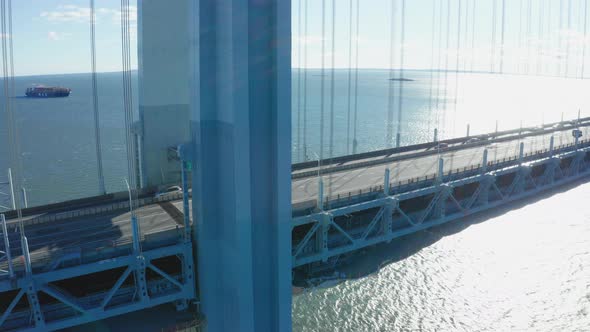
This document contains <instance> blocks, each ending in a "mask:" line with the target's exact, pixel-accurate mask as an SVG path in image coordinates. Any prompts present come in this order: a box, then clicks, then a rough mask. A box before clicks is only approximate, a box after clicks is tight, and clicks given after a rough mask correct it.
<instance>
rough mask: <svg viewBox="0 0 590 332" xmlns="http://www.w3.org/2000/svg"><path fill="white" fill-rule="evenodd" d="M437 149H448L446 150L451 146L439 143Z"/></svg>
mask: <svg viewBox="0 0 590 332" xmlns="http://www.w3.org/2000/svg"><path fill="white" fill-rule="evenodd" d="M437 147H438V148H439V149H446V148H448V147H449V144H448V143H438V146H437Z"/></svg>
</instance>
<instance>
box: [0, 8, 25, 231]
mask: <svg viewBox="0 0 590 332" xmlns="http://www.w3.org/2000/svg"><path fill="white" fill-rule="evenodd" d="M0 19H1V22H0V30H1V33H2V36H5V38H0V39H2V76H3V77H2V78H3V88H4V89H3V90H4V91H3V92H4V109H5V112H6V119H7V122H8V125H7V127H8V149H9V159H10V160H9V164H10V168H11V170H12V175H13V186H14V187H15V188H21V187H22V174H23V173H22V161H21V157H20V141H19V138H18V125H17V123H16V119H15V116H14V105H13V103H12V98H13V96H14V91H15V90H14V52H13V41H12V40H13V38H14V35H13V32H12V1H11V0H1V2H0ZM18 192H20V190H18ZM13 199H14V205H15V207H16V212H17V219H18V223H19V230H20V234H21V238H22V237H23V236H24V234H25V233H24V224H23V222H22V204H21V196H20V195H14V197H13Z"/></svg>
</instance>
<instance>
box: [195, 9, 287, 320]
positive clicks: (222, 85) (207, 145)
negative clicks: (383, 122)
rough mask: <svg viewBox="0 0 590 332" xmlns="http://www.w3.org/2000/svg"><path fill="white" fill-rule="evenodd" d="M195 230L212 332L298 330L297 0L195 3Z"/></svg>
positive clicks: (203, 295)
mask: <svg viewBox="0 0 590 332" xmlns="http://www.w3.org/2000/svg"><path fill="white" fill-rule="evenodd" d="M190 16H191V23H192V24H193V29H192V32H193V34H194V35H193V36H194V38H193V39H192V44H191V50H192V55H191V60H192V63H193V67H192V68H193V71H192V77H193V79H192V84H193V85H192V87H191V101H192V102H191V126H192V128H193V131H192V133H193V136H192V143H193V147H194V151H193V154H192V155H193V158H194V159H193V207H194V215H193V218H194V220H196V231H195V232H193V234H194V236H195V242H196V243H197V246H198V269H199V288H200V296H201V301H202V310H203V313H204V315H205V317H206V320H207V327H208V329H209V331H290V330H291V235H290V234H291V227H290V220H291V176H290V174H291V3H290V1H282V0H202V1H194V4H193V6H192V7H191V15H190Z"/></svg>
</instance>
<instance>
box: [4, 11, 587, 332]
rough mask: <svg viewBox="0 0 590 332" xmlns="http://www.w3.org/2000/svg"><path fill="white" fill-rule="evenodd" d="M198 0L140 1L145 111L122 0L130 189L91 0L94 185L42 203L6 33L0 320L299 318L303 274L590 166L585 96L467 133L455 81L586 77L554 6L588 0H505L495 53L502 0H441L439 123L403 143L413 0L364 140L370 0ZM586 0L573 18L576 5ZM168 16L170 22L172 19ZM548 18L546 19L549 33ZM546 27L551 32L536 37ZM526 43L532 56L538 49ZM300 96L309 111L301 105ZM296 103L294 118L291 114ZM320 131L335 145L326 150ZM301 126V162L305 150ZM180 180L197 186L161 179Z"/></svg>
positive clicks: (246, 321)
mask: <svg viewBox="0 0 590 332" xmlns="http://www.w3.org/2000/svg"><path fill="white" fill-rule="evenodd" d="M182 3H183V5H182V6H176V7H171V6H169V5H167V4H165V3H163V2H139V3H138V5H139V8H138V16H139V22H138V25H139V26H138V29H139V30H138V38H139V40H140V42H139V43H138V49H139V57H140V58H141V61H140V67H139V72H140V75H139V76H140V87H139V89H140V90H141V97H140V100H139V113H140V121H139V122H136V121H135V119H134V114H133V91H132V84H131V71H132V69H133V68H132V66H131V61H130V47H131V37H130V35H131V23H130V20H131V19H130V14H131V13H130V8H131V7H130V6H129V2H128V1H127V0H123V1H121V36H122V37H121V39H122V63H123V71H122V73H123V74H122V78H123V87H124V94H123V97H124V98H123V99H124V100H123V105H124V107H123V111H124V116H125V118H124V119H125V144H126V148H127V155H126V157H127V165H126V167H127V172H128V177H127V179H126V181H127V186H128V190H127V191H125V192H115V193H108V192H107V191H106V189H105V182H104V177H105V175H104V170H103V165H102V164H101V162H100V161H101V160H102V158H103V157H102V154H101V152H100V150H101V148H100V146H101V138H100V130H99V122H100V116H99V113H100V107H99V106H100V105H99V99H98V97H97V96H98V95H97V93H96V90H97V89H98V85H97V82H96V72H97V69H96V45H95V41H94V39H95V38H96V32H95V29H94V26H95V24H96V22H95V20H94V11H95V8H94V7H95V4H94V1H93V0H91V1H90V3H89V8H90V17H91V19H90V26H91V29H90V36H91V37H90V39H91V54H92V57H91V67H92V74H93V75H92V87H93V96H92V97H93V98H92V112H93V119H94V125H95V129H96V130H95V131H94V133H93V134H94V136H95V141H96V146H97V148H96V158H97V160H98V161H99V167H97V173H98V179H99V181H98V184H99V188H98V191H97V196H94V197H87V198H81V199H78V200H74V201H65V202H59V203H55V204H47V205H37V206H29V204H28V203H26V200H25V197H26V191H23V188H24V186H23V166H22V162H21V160H20V157H19V155H20V151H19V139H18V133H17V127H16V126H15V125H14V123H15V118H14V116H15V115H14V105H13V104H12V102H11V98H8V97H9V96H14V87H13V84H12V83H11V80H13V79H14V72H13V69H12V68H11V67H12V66H13V64H12V56H11V52H12V45H11V43H12V39H10V40H7V39H6V38H3V39H2V50H3V55H4V56H3V65H4V67H3V70H4V72H3V74H4V89H5V91H4V93H5V94H4V97H5V98H4V103H5V105H4V106H5V109H6V113H7V115H8V116H7V118H8V123H9V128H8V129H9V139H10V142H9V148H10V151H9V158H8V159H9V165H10V171H11V173H10V174H9V175H8V177H7V180H6V181H5V182H6V187H7V188H10V189H9V190H4V187H0V191H2V193H4V191H7V192H6V193H4V194H5V195H4V196H8V197H9V198H10V199H9V200H8V203H6V205H7V206H3V207H2V208H3V209H4V210H5V212H4V213H3V214H1V215H0V223H1V229H0V232H1V233H2V241H0V257H1V258H0V297H1V299H2V301H0V331H12V330H14V331H47V330H59V329H64V328H69V327H74V326H79V325H82V324H85V323H90V322H94V321H97V320H103V319H107V318H110V317H114V316H119V315H123V314H126V313H131V312H135V311H141V310H144V309H148V308H152V307H155V306H158V305H162V304H171V305H174V306H175V308H176V310H178V311H186V310H192V311H200V312H202V313H203V315H204V320H205V323H203V328H204V329H205V330H209V331H227V330H232V331H252V330H259V331H288V330H290V329H291V311H290V308H291V296H292V282H293V276H294V275H295V274H297V275H300V276H301V275H303V276H312V275H313V274H314V273H315V272H316V271H319V270H325V269H333V268H335V267H337V265H338V263H339V262H340V261H342V260H343V259H345V258H346V257H347V256H349V255H356V254H358V252H359V251H361V250H362V249H364V248H367V247H369V246H373V245H376V244H379V243H384V242H390V241H393V240H394V239H396V238H398V237H401V236H404V235H407V234H411V233H414V232H418V231H420V230H424V229H426V228H429V227H434V226H437V225H440V224H443V223H446V222H451V221H456V220H461V219H463V218H466V217H469V216H470V215H473V214H476V213H480V212H482V211H487V210H492V209H494V208H497V207H499V206H502V205H505V204H508V203H510V202H514V201H517V200H521V199H524V198H527V197H534V196H535V195H537V194H539V193H540V192H543V191H547V190H551V189H553V188H556V187H558V186H561V185H564V184H566V183H571V182H573V181H576V180H579V179H582V178H585V177H587V176H588V175H590V140H589V139H588V137H589V135H590V133H589V127H590V118H586V117H581V115H580V112H578V116H577V117H576V118H570V119H561V121H557V122H552V123H543V124H541V125H537V126H528V127H527V126H522V125H521V126H520V127H518V128H510V129H509V130H498V128H497V127H496V130H494V131H490V132H486V133H480V134H473V133H470V129H469V128H470V127H469V125H468V126H467V130H466V134H465V135H451V134H449V133H452V132H456V130H455V129H456V128H453V127H456V126H457V124H456V122H457V121H456V112H457V99H458V90H459V87H458V79H456V80H455V81H454V82H452V81H451V82H449V81H450V79H452V78H453V75H455V76H457V75H458V73H459V72H462V71H467V70H468V68H470V69H469V71H477V70H485V71H487V72H491V73H493V74H497V75H507V74H523V73H524V74H527V75H539V76H542V75H546V74H547V72H550V71H551V72H554V74H555V75H557V76H564V77H571V78H572V79H579V78H584V77H585V72H584V71H585V69H584V61H585V57H586V55H585V45H586V43H585V42H584V43H583V45H582V44H576V43H575V42H572V41H571V40H565V41H564V40H562V36H561V34H559V33H555V30H554V29H555V27H554V26H553V25H554V24H553V23H555V22H553V18H552V16H551V14H550V13H551V12H552V11H554V10H556V8H557V9H559V10H560V15H559V22H558V24H557V25H556V26H557V27H558V29H562V28H567V29H570V30H574V29H575V28H578V29H579V31H578V32H579V33H583V35H584V36H585V35H586V11H587V5H586V4H587V1H580V2H577V3H576V4H572V1H569V2H568V4H565V3H564V1H559V2H555V1H541V2H540V4H538V5H533V4H532V2H531V1H530V0H528V1H525V0H523V1H520V3H519V5H520V8H519V10H520V11H521V13H522V17H524V18H525V19H524V20H521V19H520V18H518V24H519V25H518V27H515V26H510V25H509V24H508V22H509V20H508V19H507V14H506V6H507V4H506V1H496V0H493V1H489V4H487V5H489V6H491V7H490V8H489V9H492V11H491V12H492V16H493V17H492V19H491V22H490V23H491V25H492V31H491V40H492V42H491V44H490V45H491V47H490V49H489V50H487V51H488V52H489V56H490V58H489V59H488V60H487V61H485V62H480V61H479V59H478V57H477V56H476V54H477V53H479V52H481V50H480V49H479V48H478V46H477V45H476V39H477V38H478V37H477V36H476V35H477V34H478V33H479V30H478V29H476V28H475V26H476V21H477V17H479V16H478V15H477V14H476V13H479V11H482V10H487V9H488V7H485V8H478V7H476V3H477V6H480V4H482V2H479V1H477V2H476V1H468V0H456V1H451V0H449V1H436V2H430V1H426V3H428V4H429V6H430V7H429V9H431V15H432V20H431V21H430V22H429V23H430V24H431V25H430V26H429V27H428V28H429V29H428V30H429V31H430V35H431V36H430V39H429V45H430V47H431V49H430V50H428V52H426V53H427V54H429V55H430V57H429V59H428V62H429V64H430V67H431V68H439V69H438V70H431V71H430V72H429V73H428V75H429V79H430V82H429V85H428V93H427V95H429V98H428V102H427V103H426V106H425V107H427V111H428V112H427V113H428V116H427V119H426V120H425V122H427V125H426V127H427V132H428V135H429V136H430V137H431V139H430V138H429V139H427V140H425V141H423V142H417V143H413V144H407V145H404V144H402V142H403V141H404V137H405V135H410V134H409V133H404V132H403V127H402V123H403V121H404V117H405V116H407V115H408V114H407V113H406V111H404V110H405V109H406V107H407V106H405V105H404V102H405V101H406V100H407V99H406V97H407V96H406V97H404V93H405V91H406V90H405V89H404V85H405V84H409V83H405V82H409V81H408V78H407V77H406V72H405V70H404V68H405V66H406V64H407V61H408V60H409V57H408V56H407V54H406V48H407V46H406V44H407V42H408V40H407V38H408V36H411V29H410V28H409V25H408V22H407V19H406V14H407V11H408V10H409V9H408V7H409V6H410V5H409V2H408V3H406V1H404V0H392V1H389V2H387V3H390V4H391V8H390V9H391V11H390V13H389V15H390V16H389V20H388V23H389V25H388V26H387V28H388V29H387V30H388V31H389V35H388V37H389V40H388V41H389V53H388V54H387V59H386V63H388V66H389V69H388V71H389V78H390V79H391V82H395V84H394V83H391V82H390V83H389V84H388V87H387V103H386V109H385V110H384V111H385V112H384V114H383V119H382V122H383V124H384V127H385V134H386V135H385V136H386V137H385V138H384V146H383V148H382V149H376V150H373V151H361V150H360V149H359V142H362V140H363V138H362V137H361V136H362V135H361V134H360V133H359V122H361V121H362V119H361V118H360V116H359V100H358V99H359V82H358V72H359V59H360V55H359V54H360V52H359V49H360V48H361V46H360V45H359V44H360V42H361V39H360V38H359V34H360V30H361V23H362V21H361V20H360V19H359V17H360V14H361V13H362V10H364V9H366V8H363V7H361V6H360V1H359V0H349V1H342V2H340V1H336V0H332V1H321V2H318V3H316V2H313V3H314V4H313V5H312V4H311V1H309V0H300V1H294V2H293V4H291V3H288V2H284V1H274V0H269V1H266V2H260V3H259V2H248V1H243V2H235V1H234V2H231V1H201V2H199V3H196V2H192V1H188V0H187V1H182ZM1 4H2V16H1V19H2V33H3V34H4V33H7V34H12V33H11V29H12V28H11V20H12V9H11V1H10V0H2V2H1ZM318 5H319V6H320V11H319V13H320V14H319V17H316V18H318V22H316V23H319V29H318V30H319V32H320V37H319V41H320V42H319V44H320V45H319V53H318V54H320V57H319V59H314V60H313V61H317V63H318V64H319V67H320V69H319V70H320V75H321V76H320V79H319V83H320V84H319V89H318V91H319V105H314V107H316V108H317V110H318V112H319V113H318V114H316V116H317V117H316V120H317V121H318V122H319V127H318V132H319V137H318V141H319V142H317V144H316V143H313V142H310V140H311V139H310V137H311V135H310V132H311V131H312V130H311V129H310V128H309V127H308V126H307V123H308V122H309V119H308V116H311V114H309V112H310V109H311V108H312V106H311V104H312V102H314V101H312V100H311V98H308V94H309V90H311V89H312V88H311V87H308V84H309V82H308V77H307V75H308V73H307V71H305V70H303V69H302V68H308V67H313V65H311V63H310V61H312V59H311V58H312V56H311V54H312V52H313V50H310V49H309V48H308V42H306V41H305V39H306V38H308V37H309V34H310V31H309V30H310V29H311V27H310V24H309V23H310V22H309V21H312V20H313V18H312V14H311V12H312V11H313V10H314V9H316V8H315V6H318ZM487 5H486V6H487ZM481 6H483V5H481ZM310 7H312V8H310ZM341 8H345V9H344V10H343V12H344V13H345V14H342V13H340V12H339V11H338V10H339V9H341ZM582 8H583V11H584V12H583V15H582V14H580V17H579V18H578V20H577V22H574V19H573V15H572V13H573V11H574V9H578V10H580V9H582ZM534 11H538V15H537V16H535V15H534V14H533V12H534ZM292 14H295V16H294V19H293V22H291V16H292ZM339 15H340V16H339ZM339 17H344V18H346V19H347V22H348V30H344V32H347V33H348V36H346V38H344V39H345V40H346V43H344V45H345V46H344V53H345V54H346V57H345V61H344V62H345V67H346V82H345V85H344V86H345V90H346V91H347V94H346V98H345V107H344V108H343V109H342V110H340V111H342V112H343V114H345V115H344V116H343V118H344V119H345V122H344V123H345V126H344V127H343V128H338V127H337V125H336V123H337V122H336V117H337V112H338V111H339V109H338V107H337V106H336V101H335V100H336V99H337V98H336V96H335V93H334V92H335V79H334V77H335V70H336V68H337V64H336V61H337V60H336V58H335V57H336V55H335V54H336V53H337V47H336V41H337V40H339V39H338V38H339V37H338V35H337V34H339V33H341V32H343V30H341V29H338V26H337V23H336V22H337V19H338V18H339ZM582 17H583V20H582ZM162 21H165V22H166V23H169V26H167V27H166V29H163V28H162ZM521 21H524V22H521ZM513 23H514V22H513ZM533 24H538V29H537V30H538V31H537V32H536V34H535V32H534V31H533V27H532V26H533ZM509 28H510V29H514V30H518V33H517V37H518V38H516V39H515V42H516V43H517V46H518V47H517V51H516V52H517V53H518V54H517V56H516V58H517V60H516V61H514V59H513V57H511V56H509V55H508V53H509V52H508V51H509V50H508V47H507V46H506V44H507V40H506V39H507V37H506V35H507V31H508V29H509ZM552 29H553V30H552ZM170 31H174V32H175V33H174V34H170ZM253 32H256V38H252V33H253ZM295 32H296V33H295ZM498 35H499V36H498ZM197 36H198V37H197ZM451 37H453V39H451ZM544 37H547V39H548V40H547V41H543V42H538V43H536V42H535V41H534V39H535V38H537V39H539V40H541V39H543V38H544ZM453 42H454V43H453ZM327 44H329V46H328V45H327ZM549 44H551V45H553V44H556V45H558V46H559V52H560V56H559V57H558V60H557V62H555V59H548V58H547V56H546V55H545V53H544V52H548V50H549ZM164 50H166V52H164ZM562 51H563V55H564V56H561V52H562ZM398 52H399V53H398ZM453 52H454V53H455V54H453ZM292 54H296V56H295V57H296V59H294V61H293V62H294V63H293V65H295V63H296V64H297V65H296V66H295V67H297V68H295V69H294V70H293V71H292V69H291V66H292V63H291V57H292ZM314 54H315V53H314ZM523 54H526V58H525V59H526V60H530V61H526V62H525V61H523V58H522V56H523ZM453 55H454V56H455V57H454V58H453ZM564 58H566V59H564ZM567 58H569V60H568V59H567ZM171 59H174V60H176V61H170V60H171ZM509 59H511V61H509ZM453 64H454V66H453ZM484 66H485V69H484V68H483V67H484ZM269 69H270V71H269ZM269 72H270V73H272V74H269ZM293 73H297V76H296V77H297V79H296V80H295V81H294V82H292V81H291V77H292V74H293ZM205 78H206V79H205ZM455 78H456V77H455ZM434 82H439V83H440V82H442V83H441V84H438V83H436V84H435V83H434ZM291 83H293V85H292V84H291ZM292 89H293V91H292ZM449 91H450V92H449ZM292 92H293V93H292ZM292 98H293V103H292ZM291 109H293V119H291V112H288V111H286V110H291ZM557 111H559V112H561V111H562V110H557ZM449 119H450V125H449V124H448V123H449ZM292 121H293V122H295V123H297V126H296V127H295V130H294V132H293V133H291V128H292V126H291V122H292ZM394 128H396V129H395V130H394ZM439 130H440V131H439ZM326 131H327V133H326ZM338 131H341V132H343V133H345V139H344V141H345V148H344V150H345V151H346V152H347V153H345V154H342V155H336V153H335V150H336V147H335V145H336V141H335V136H336V135H337V132H338ZM292 142H293V144H291V143H292ZM314 144H315V145H314ZM312 145H314V146H315V147H317V151H318V152H319V153H318V154H317V155H316V158H315V159H313V158H310V155H311V154H313V151H314V149H313V148H312ZM292 146H293V155H294V156H296V158H298V159H299V162H296V163H292V154H291V151H292ZM170 179H173V180H170ZM171 183H173V184H179V185H180V186H181V187H182V190H181V191H179V192H174V193H169V194H163V195H156V196H154V195H153V194H154V189H155V188H158V187H160V188H161V187H163V186H164V187H165V186H168V185H170V184H171ZM21 193H24V194H21ZM0 202H1V201H0Z"/></svg>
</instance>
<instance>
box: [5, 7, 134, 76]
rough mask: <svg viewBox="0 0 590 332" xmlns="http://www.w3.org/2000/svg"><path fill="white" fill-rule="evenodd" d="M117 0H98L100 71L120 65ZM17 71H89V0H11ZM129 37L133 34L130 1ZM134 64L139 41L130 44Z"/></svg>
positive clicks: (118, 9) (58, 72)
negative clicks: (130, 31)
mask: <svg viewBox="0 0 590 332" xmlns="http://www.w3.org/2000/svg"><path fill="white" fill-rule="evenodd" d="M120 3H121V2H120V0H96V5H95V7H96V49H97V54H96V59H97V60H96V61H97V69H98V71H99V72H107V71H120V70H121V24H120V17H121V16H120V15H121V6H120ZM12 5H13V36H12V37H13V44H14V66H15V75H17V76H22V75H39V74H60V73H86V72H90V68H91V62H90V9H89V0H12ZM130 6H131V14H130V16H131V30H132V33H131V38H132V43H133V45H136V43H137V42H136V39H137V16H136V15H135V13H136V12H137V8H136V2H135V1H131V4H130ZM132 52H133V53H132V59H133V62H134V63H133V66H134V67H137V61H136V59H137V47H136V46H135V47H132Z"/></svg>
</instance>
